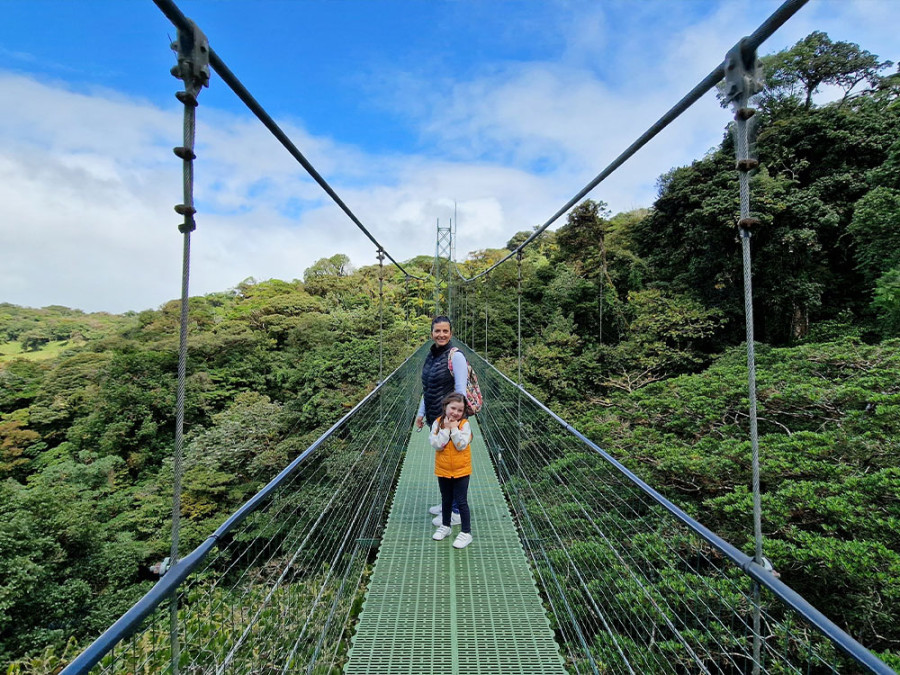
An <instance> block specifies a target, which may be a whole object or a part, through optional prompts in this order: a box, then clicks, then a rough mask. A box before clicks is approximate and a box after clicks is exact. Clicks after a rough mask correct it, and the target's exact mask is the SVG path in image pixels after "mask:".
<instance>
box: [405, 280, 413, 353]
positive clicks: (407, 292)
mask: <svg viewBox="0 0 900 675" xmlns="http://www.w3.org/2000/svg"><path fill="white" fill-rule="evenodd" d="M404 281H405V284H404V285H405V286H406V288H405V289H404V290H405V295H404V299H405V301H406V302H405V304H406V348H407V349H409V348H410V347H411V346H412V344H411V343H412V335H411V332H410V325H409V275H408V274H407V275H406V279H404Z"/></svg>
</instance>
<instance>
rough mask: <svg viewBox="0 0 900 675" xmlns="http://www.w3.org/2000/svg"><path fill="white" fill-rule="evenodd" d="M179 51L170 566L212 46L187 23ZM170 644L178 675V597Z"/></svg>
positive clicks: (177, 515)
mask: <svg viewBox="0 0 900 675" xmlns="http://www.w3.org/2000/svg"><path fill="white" fill-rule="evenodd" d="M173 47H176V48H177V54H178V63H177V65H176V66H175V67H174V68H172V74H173V75H174V76H175V77H177V78H179V79H181V80H183V82H184V91H179V92H177V93H176V97H177V98H178V100H179V101H181V102H182V104H183V105H184V124H183V145H182V146H180V147H177V148H175V150H174V152H175V155H176V156H178V157H180V158H181V165H182V185H183V195H184V203H183V204H178V205H177V206H176V207H175V211H176V212H177V213H179V214H180V215H182V216H184V222H182V223H181V224H180V225H179V226H178V230H179V232H181V233H182V239H183V245H182V256H181V261H182V262H181V316H180V320H179V335H178V383H177V389H176V395H175V455H174V457H173V460H172V469H173V480H172V544H171V548H170V551H169V565H170V566H171V565H175V564H176V563H177V562H178V554H179V551H178V546H179V534H180V527H181V488H182V478H183V473H184V462H183V457H184V403H185V379H186V373H187V333H188V299H189V297H190V294H189V287H190V270H191V232H193V231H194V230H195V229H196V228H197V225H196V223H195V221H194V214H195V213H196V209H195V208H194V159H195V158H196V155H195V154H194V137H195V133H196V109H197V105H198V102H197V96H198V95H199V93H200V90H201V89H202V88H203V87H205V86H207V85H208V83H209V60H208V56H209V45H208V43H207V42H206V37H205V36H204V35H203V33H202V32H200V31H199V30H198V29H197V27H196V26H194V25H192V24H186V25H185V26H184V27H183V28H179V30H178V39H177V41H176V42H175V44H174V45H173ZM169 639H170V642H171V645H172V651H171V662H170V663H171V668H172V672H173V673H175V675H177V673H178V667H179V660H180V654H179V644H180V643H179V640H178V600H177V598H173V599H172V602H171V603H170V605H169Z"/></svg>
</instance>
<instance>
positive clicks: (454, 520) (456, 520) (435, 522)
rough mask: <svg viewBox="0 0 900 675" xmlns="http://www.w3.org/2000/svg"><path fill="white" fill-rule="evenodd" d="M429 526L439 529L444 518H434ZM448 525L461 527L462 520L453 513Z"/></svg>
mask: <svg viewBox="0 0 900 675" xmlns="http://www.w3.org/2000/svg"><path fill="white" fill-rule="evenodd" d="M431 524H432V525H434V526H435V527H440V526H441V525H443V524H444V516H442V515H441V516H435V517H434V519H433V520H432V521H431ZM450 525H451V526H453V525H462V518H461V517H460V515H459V514H458V513H456V512H455V511H454V512H453V513H452V514H450Z"/></svg>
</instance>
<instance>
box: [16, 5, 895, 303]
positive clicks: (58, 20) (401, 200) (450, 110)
mask: <svg viewBox="0 0 900 675" xmlns="http://www.w3.org/2000/svg"><path fill="white" fill-rule="evenodd" d="M778 4H779V3H777V2H772V1H768V0H759V1H757V2H752V3H750V2H745V1H740V2H738V1H736V0H633V1H631V2H610V1H603V2H599V1H596V0H592V1H587V0H584V1H582V0H565V1H563V0H559V1H552V0H515V1H514V0H507V1H500V0H497V1H486V0H480V1H478V0H443V1H442V0H435V1H426V0H418V1H415V2H413V1H400V0H317V1H312V0H296V1H290V0H253V1H252V2H251V1H248V0H215V1H213V0H190V1H188V0H182V1H181V2H179V3H178V5H179V7H180V8H181V9H182V11H183V12H184V13H185V14H186V15H187V16H189V17H191V18H193V19H194V20H195V21H196V22H197V23H198V25H200V27H201V28H202V29H203V30H204V31H205V32H206V34H207V36H208V37H209V39H210V44H211V46H212V47H213V49H215V50H216V52H217V53H218V54H219V56H220V57H221V58H222V59H223V60H224V61H225V63H226V64H228V66H229V67H230V68H231V70H232V71H233V72H234V73H235V74H236V75H237V76H238V77H239V78H240V79H241V81H242V82H243V83H244V84H245V85H246V86H247V87H248V88H249V89H250V91H251V92H252V93H253V94H254V96H255V97H256V98H257V100H258V101H259V102H260V103H261V104H262V105H263V106H264V107H265V108H266V109H267V110H268V111H269V113H270V114H271V115H272V116H273V117H275V119H276V120H277V121H278V122H279V124H280V125H281V126H282V127H283V128H284V129H285V130H286V131H287V133H288V134H289V135H290V136H291V137H292V138H293V139H294V141H295V143H296V144H297V145H298V147H299V148H300V149H301V151H302V152H304V154H306V156H307V157H308V158H309V159H310V160H311V161H312V162H313V164H314V165H315V166H316V167H317V169H318V170H319V171H320V173H322V174H323V176H324V177H325V178H326V179H327V180H328V181H329V182H330V183H331V184H332V186H333V187H335V189H336V190H337V191H338V193H339V194H341V196H342V198H343V199H344V201H345V202H347V204H348V205H349V206H350V208H351V209H352V210H353V211H354V212H355V213H356V214H357V215H358V216H360V218H361V219H362V220H363V222H364V223H365V224H366V226H367V227H368V229H369V230H370V231H371V232H372V233H373V234H374V235H375V236H376V237H377V238H378V239H379V240H380V241H381V242H382V243H383V244H384V245H385V247H386V248H387V249H388V251H389V252H390V253H391V254H392V255H393V256H394V257H395V258H397V259H400V260H403V259H407V258H409V257H412V256H414V255H418V254H429V253H431V252H432V251H433V249H434V229H435V222H436V220H437V219H438V218H440V219H441V220H442V222H443V223H445V224H446V222H447V221H448V220H449V218H450V216H451V215H452V213H453V204H454V202H456V204H457V206H458V210H459V219H458V238H457V246H456V248H457V254H458V257H462V256H464V255H465V254H466V253H467V252H468V251H473V250H477V249H480V248H485V247H499V246H502V245H504V244H505V242H506V241H507V240H508V239H509V238H510V237H511V236H512V235H513V234H515V233H516V232H517V231H520V230H523V229H529V228H531V227H532V226H534V225H536V224H538V223H541V222H543V221H545V220H546V219H547V218H548V217H549V216H550V215H552V214H553V213H554V212H555V211H556V210H557V209H558V208H559V207H560V206H561V205H562V204H563V203H565V202H566V201H568V199H569V198H570V197H571V196H572V195H574V194H575V193H576V192H578V191H579V190H580V189H581V187H582V186H583V185H585V184H586V183H587V182H588V181H590V180H591V178H592V177H593V176H594V175H596V174H597V173H599V171H600V170H601V169H603V168H604V167H605V166H606V164H608V163H609V161H611V160H612V159H613V158H614V157H615V156H616V155H618V154H619V153H620V152H621V151H622V150H623V149H624V148H625V147H627V146H628V145H629V144H630V143H631V141H632V140H634V138H636V137H637V136H638V135H639V134H640V133H641V132H643V131H644V129H646V128H647V127H648V126H649V125H650V124H652V123H653V122H654V121H655V120H656V119H657V118H658V117H659V116H660V115H661V114H662V113H663V112H665V110H667V109H668V108H669V107H670V106H671V105H672V104H673V103H674V102H675V101H677V100H678V99H679V98H680V97H681V96H682V95H683V94H684V93H686V92H687V91H688V90H689V89H690V88H691V87H692V86H693V85H694V84H696V83H697V82H698V81H699V80H700V79H701V78H702V77H703V76H705V75H706V74H707V73H708V72H709V71H710V70H711V69H712V68H713V67H715V65H716V64H717V63H718V62H720V61H721V60H722V58H723V56H724V53H725V51H726V50H727V49H728V48H729V47H730V46H731V45H732V44H734V42H735V41H736V40H737V39H738V38H739V37H741V36H742V35H745V34H747V33H749V32H751V31H753V30H754V29H755V28H756V27H757V26H758V25H759V23H761V21H762V20H763V19H764V18H765V17H766V16H768V15H769V14H770V13H771V12H772V11H773V10H774V9H775V8H776V7H777V6H778ZM2 9H3V15H4V21H3V22H2V25H0V108H2V109H0V301H6V302H13V303H15V304H21V305H27V306H44V305H49V304H63V305H68V306H72V307H78V308H80V309H84V310H86V311H97V310H105V311H113V312H121V311H125V310H128V309H134V310H140V309H145V308H148V307H156V306H159V305H160V304H162V303H163V302H165V301H167V300H169V299H171V298H174V297H177V296H178V294H179V287H180V286H179V284H180V280H179V273H180V250H181V241H180V236H179V235H178V233H177V230H176V224H177V216H175V214H174V213H173V212H172V205H173V204H175V203H177V202H179V201H181V193H180V175H181V171H180V164H179V162H178V161H177V159H176V158H175V157H174V155H172V154H171V148H172V147H173V146H175V145H180V144H181V140H180V134H181V119H180V116H181V110H180V106H179V104H178V103H177V102H176V101H175V99H174V96H173V94H174V92H175V91H176V89H177V87H178V82H177V81H176V80H175V79H174V78H173V77H172V76H171V75H169V72H168V71H169V68H170V67H171V66H172V65H173V63H174V56H173V55H172V53H171V51H170V50H169V49H168V43H169V39H170V37H174V35H175V29H174V28H173V27H172V26H171V24H170V23H169V22H168V20H167V19H166V18H165V17H164V16H163V14H162V13H161V12H160V11H159V9H157V7H156V6H155V5H154V4H153V3H152V2H151V1H150V0H77V1H76V0H6V1H5V2H3V3H2ZM896 9H897V3H896V0H811V2H810V3H809V4H808V5H807V6H806V7H804V8H803V9H802V10H801V11H800V13H799V14H798V15H797V16H796V17H795V18H794V19H793V20H792V21H791V22H790V23H789V24H788V25H787V26H785V27H783V28H782V29H781V30H779V31H778V33H776V35H775V36H774V37H773V38H772V39H771V40H770V41H769V43H767V44H766V45H764V47H763V49H762V50H761V52H762V53H768V52H770V51H775V50H777V49H782V48H784V47H787V46H790V45H791V44H793V43H794V42H796V41H797V40H799V39H801V38H802V37H804V36H805V35H806V34H808V33H809V32H810V31H812V30H825V31H826V32H828V34H829V35H830V36H831V37H832V39H835V40H850V41H852V42H857V43H859V44H860V45H861V46H862V47H864V48H866V49H868V50H870V51H873V52H875V53H877V54H879V55H880V56H881V57H882V58H887V59H892V60H895V61H896V60H898V58H900V49H898V40H897V38H896V31H895V30H894V26H895V25H896ZM823 95H825V96H827V92H825V93H824V94H823ZM197 114H198V133H197V151H198V155H199V158H198V161H197V163H196V179H197V186H196V199H197V205H198V208H199V214H198V217H197V221H198V230H197V232H196V233H195V234H194V237H193V253H194V259H193V264H194V269H193V272H192V282H191V291H192V294H202V293H208V292H213V291H221V290H226V289H228V288H230V287H233V286H235V285H236V284H237V283H239V282H240V281H241V280H243V279H244V278H246V277H249V276H253V277H255V278H257V279H268V278H283V279H292V278H301V277H302V275H303V270H304V269H305V268H306V267H308V266H309V265H310V264H312V263H313V262H315V260H317V259H318V258H320V257H324V256H330V255H333V254H334V253H338V252H342V253H347V254H348V255H350V257H351V259H352V261H353V262H354V264H356V265H365V264H371V263H373V262H374V251H373V250H372V245H371V242H369V241H368V240H367V239H366V238H365V237H364V236H363V235H362V234H361V233H359V232H358V231H357V230H356V229H355V227H354V226H353V225H352V223H350V222H349V220H348V219H347V218H346V216H344V215H343V214H342V213H341V212H340V211H338V209H337V208H336V207H334V206H333V205H331V203H330V201H329V200H328V199H327V198H326V197H325V196H324V195H323V194H322V192H321V190H320V189H319V188H318V187H317V186H315V185H314V184H313V183H312V182H311V181H310V179H309V178H308V177H306V176H305V173H304V172H303V171H302V169H301V168H300V167H299V166H297V165H296V163H295V162H294V161H293V160H292V159H291V158H290V157H289V155H288V154H287V153H286V152H285V151H284V150H283V149H282V148H281V147H280V145H278V144H277V142H275V141H274V140H272V139H271V137H270V136H269V134H268V132H267V131H265V130H264V129H263V128H262V126H261V125H260V124H259V123H258V122H256V120H255V118H253V117H252V116H251V115H250V113H249V112H248V111H246V109H245V108H244V107H243V105H242V104H241V103H240V102H239V101H238V99H237V98H236V97H235V96H234V94H233V93H232V92H231V91H230V90H229V89H228V88H227V87H226V86H225V85H224V84H223V83H222V82H221V80H219V79H218V77H217V76H216V75H215V74H214V75H213V79H212V82H211V86H210V88H209V89H208V90H204V91H203V93H202V94H201V95H200V107H199V108H198V111H197ZM729 118H730V115H729V113H728V112H727V111H724V110H722V109H721V108H719V107H718V105H717V104H716V102H715V100H714V98H713V97H712V96H711V95H710V96H708V97H707V98H706V99H704V100H703V101H701V102H700V103H698V104H697V105H696V106H695V107H694V108H693V109H692V110H691V111H690V112H688V113H687V114H686V115H684V116H683V118H682V119H680V120H679V121H678V122H677V123H676V124H674V125H673V126H672V127H671V128H670V129H668V130H667V131H665V132H664V133H663V134H661V135H660V136H659V137H658V138H657V139H655V140H654V141H653V143H652V144H651V145H650V146H649V147H648V148H646V149H645V150H643V151H641V153H639V154H638V155H637V156H636V157H634V158H633V160H632V161H630V162H629V163H628V164H627V165H626V166H625V167H623V169H622V170H621V171H619V172H617V173H616V174H615V175H614V176H613V177H612V178H611V179H610V180H609V181H608V182H606V183H604V184H603V185H601V186H600V187H599V188H598V189H597V190H595V192H594V193H592V195H591V196H592V197H593V198H595V199H602V200H605V201H606V202H608V203H609V205H610V207H611V208H612V210H613V211H622V210H628V209H632V208H637V207H643V206H649V205H650V204H651V203H652V200H653V197H654V194H655V183H656V179H657V177H658V176H659V175H660V174H661V173H663V172H664V171H666V170H668V169H669V168H671V167H673V166H677V165H683V164H687V163H689V162H690V161H691V160H693V159H695V158H697V157H700V156H702V155H703V153H705V152H706V151H708V150H709V149H710V148H712V147H713V146H715V145H716V144H717V143H718V142H719V141H720V140H721V137H722V134H723V131H724V128H725V125H726V124H727V123H728V121H729Z"/></svg>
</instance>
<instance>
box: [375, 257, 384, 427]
mask: <svg viewBox="0 0 900 675" xmlns="http://www.w3.org/2000/svg"><path fill="white" fill-rule="evenodd" d="M376 255H377V257H378V384H379V386H380V385H381V382H382V380H384V249H381V248H380V249H378V253H377V254H376ZM378 410H379V419H380V420H381V421H384V395H383V394H382V393H381V391H380V390H379V393H378Z"/></svg>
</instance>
